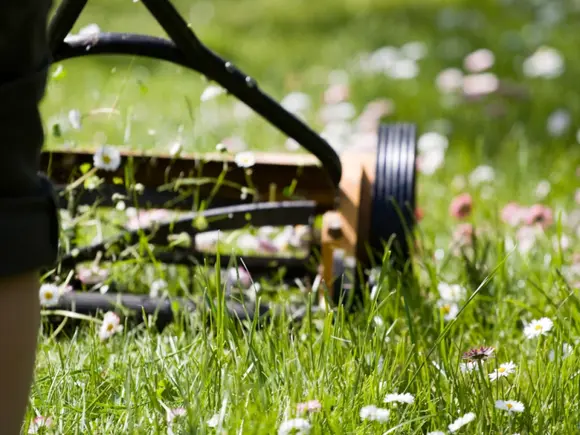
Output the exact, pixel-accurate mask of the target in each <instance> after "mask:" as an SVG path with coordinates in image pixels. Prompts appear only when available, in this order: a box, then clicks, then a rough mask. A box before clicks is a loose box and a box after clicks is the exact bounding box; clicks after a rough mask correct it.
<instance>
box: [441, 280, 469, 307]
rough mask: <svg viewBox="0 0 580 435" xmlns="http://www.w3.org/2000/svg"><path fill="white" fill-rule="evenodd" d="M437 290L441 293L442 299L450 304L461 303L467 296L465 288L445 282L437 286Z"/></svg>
mask: <svg viewBox="0 0 580 435" xmlns="http://www.w3.org/2000/svg"><path fill="white" fill-rule="evenodd" d="M437 290H438V291H439V296H441V299H443V300H444V301H448V302H459V301H460V300H461V299H463V298H464V297H465V294H466V290H465V287H462V286H460V285H459V284H447V283H445V282H440V283H439V284H437Z"/></svg>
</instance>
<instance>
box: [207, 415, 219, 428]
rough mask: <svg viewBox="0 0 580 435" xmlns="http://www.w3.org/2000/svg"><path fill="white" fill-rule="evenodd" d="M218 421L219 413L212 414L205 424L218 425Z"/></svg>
mask: <svg viewBox="0 0 580 435" xmlns="http://www.w3.org/2000/svg"><path fill="white" fill-rule="evenodd" d="M219 422H220V415H219V414H214V415H212V416H211V418H210V419H209V420H208V421H207V425H208V426H209V427H218V424H219Z"/></svg>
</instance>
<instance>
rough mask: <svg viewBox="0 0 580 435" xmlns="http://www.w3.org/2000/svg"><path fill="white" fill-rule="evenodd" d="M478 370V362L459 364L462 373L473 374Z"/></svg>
mask: <svg viewBox="0 0 580 435" xmlns="http://www.w3.org/2000/svg"><path fill="white" fill-rule="evenodd" d="M476 368H477V362H475V361H467V362H465V363H460V364H459V370H461V373H471V372H472V371H474V370H475V369H476Z"/></svg>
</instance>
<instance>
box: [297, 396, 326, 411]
mask: <svg viewBox="0 0 580 435" xmlns="http://www.w3.org/2000/svg"><path fill="white" fill-rule="evenodd" d="M321 409H322V404H321V403H320V402H319V401H318V400H316V399H314V400H309V401H308V402H304V403H299V404H298V405H296V412H298V413H299V414H300V413H303V412H316V411H320V410H321Z"/></svg>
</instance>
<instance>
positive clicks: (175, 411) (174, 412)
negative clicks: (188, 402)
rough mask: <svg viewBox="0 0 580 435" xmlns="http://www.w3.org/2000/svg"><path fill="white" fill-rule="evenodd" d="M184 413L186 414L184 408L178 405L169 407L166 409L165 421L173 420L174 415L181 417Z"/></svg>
mask: <svg viewBox="0 0 580 435" xmlns="http://www.w3.org/2000/svg"><path fill="white" fill-rule="evenodd" d="M185 414H187V411H186V409H185V408H181V407H179V408H174V409H170V410H169V411H167V421H168V422H169V423H171V422H172V421H173V420H175V418H176V417H183V416H184V415H185Z"/></svg>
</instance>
